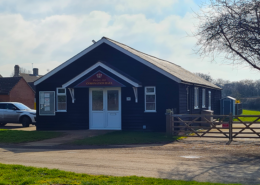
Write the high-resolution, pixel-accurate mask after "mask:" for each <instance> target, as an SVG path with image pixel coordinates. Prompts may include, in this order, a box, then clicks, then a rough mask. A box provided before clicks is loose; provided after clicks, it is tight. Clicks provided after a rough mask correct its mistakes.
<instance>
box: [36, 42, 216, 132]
mask: <svg viewBox="0 0 260 185" xmlns="http://www.w3.org/2000/svg"><path fill="white" fill-rule="evenodd" d="M34 84H35V86H36V104H37V117H36V119H37V124H36V126H37V130H54V129H102V130H109V129H110V130H141V129H146V130H153V131H165V128H166V126H165V125H166V124H165V122H166V121H165V119H166V118H165V110H166V109H169V108H172V109H174V111H175V113H177V114H200V113H201V111H202V110H213V111H214V113H215V114H219V110H220V102H219V100H220V99H221V89H220V88H219V87H218V86H216V85H214V84H212V83H210V82H208V81H206V80H204V79H202V78H200V77H198V76H196V75H194V74H193V73H191V72H189V71H187V70H185V69H183V68H182V67H180V66H178V65H176V64H174V63H171V62H168V61H165V60H162V59H159V58H156V57H154V56H151V55H148V54H145V53H142V52H140V51H137V50H135V49H133V48H131V47H129V46H126V45H124V44H122V43H119V42H116V41H114V40H111V39H109V38H106V37H103V38H102V39H100V40H99V41H98V42H95V43H94V44H93V45H91V46H90V47H88V48H87V49H85V50H83V51H82V52H80V53H79V54H77V55H76V56H74V57H72V58H71V59H69V60H68V61H66V62H64V63H63V64H61V65H60V66H58V67H57V68H55V69H54V70H52V71H50V72H49V73H48V74H46V75H45V76H43V77H42V78H40V79H39V80H37V81H36V82H35V83H34Z"/></svg>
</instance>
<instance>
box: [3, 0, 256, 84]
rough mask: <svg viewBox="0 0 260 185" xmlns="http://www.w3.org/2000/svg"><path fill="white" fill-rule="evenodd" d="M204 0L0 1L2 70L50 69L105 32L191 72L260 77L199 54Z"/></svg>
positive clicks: (7, 72) (6, 73)
mask: <svg viewBox="0 0 260 185" xmlns="http://www.w3.org/2000/svg"><path fill="white" fill-rule="evenodd" d="M202 2H203V0H163V1H162V0H149V1H140V0H55V1H54V0H34V1H33V0H19V1H17V0H0V25H1V28H0V74H1V75H2V76H5V77H8V76H10V74H11V73H12V72H13V68H14V65H16V64H18V65H19V66H21V67H23V68H26V69H29V70H31V68H32V63H33V66H34V67H37V68H39V72H40V74H45V73H47V71H48V70H52V69H53V68H55V67H56V66H58V65H60V64H61V63H63V62H65V61H66V60H68V59H69V58H71V57H73V56H74V55H76V54H77V53H79V52H80V51H82V50H83V49H85V48H87V47H88V46H90V45H91V44H92V40H96V41H97V40H99V39H101V38H102V37H103V36H106V37H109V38H111V39H114V40H116V41H119V42H122V43H124V44H126V45H129V46H131V47H133V48H135V49H138V50H140V51H142V52H145V53H148V54H151V55H154V56H157V57H159V58H162V59H165V60H169V61H171V62H173V63H176V64H178V65H180V66H182V67H183V68H185V69H187V70H189V71H191V72H201V73H206V74H210V75H211V76H212V77H213V78H215V79H216V78H223V79H226V80H231V81H238V80H242V79H253V80H256V79H260V72H258V71H257V70H253V69H250V68H249V67H248V66H246V65H239V66H233V65H231V64H227V63H226V62H223V59H221V58H218V59H217V60H216V61H214V62H210V59H209V58H200V57H199V56H198V55H196V54H195V52H194V50H195V49H196V39H195V38H194V37H190V36H189V35H191V34H192V32H195V31H196V24H197V23H198V21H197V19H196V18H195V16H194V12H197V11H199V9H200V7H199V5H200V4H201V3H202Z"/></svg>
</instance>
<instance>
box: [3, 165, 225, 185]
mask: <svg viewBox="0 0 260 185" xmlns="http://www.w3.org/2000/svg"><path fill="white" fill-rule="evenodd" d="M0 184H1V185H7V184H8V185H9V184H15V185H27V184H30V185H31V184H34V185H49V184H52V185H54V184H55V185H65V184H70V185H74V184H75V185H76V184H81V185H87V184H91V185H99V184H101V185H102V184H111V185H113V184H149V185H151V184H174V185H198V184H202V185H224V184H219V183H209V182H205V183H203V182H195V181H180V180H167V179H158V178H146V177H136V176H128V177H113V176H105V175H87V174H80V173H73V172H65V171H61V170H57V169H54V170H50V169H47V168H35V167H25V166H22V165H6V164H0Z"/></svg>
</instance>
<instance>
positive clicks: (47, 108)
mask: <svg viewBox="0 0 260 185" xmlns="http://www.w3.org/2000/svg"><path fill="white" fill-rule="evenodd" d="M39 102H40V103H39V115H40V116H53V115H55V91H40V92H39Z"/></svg>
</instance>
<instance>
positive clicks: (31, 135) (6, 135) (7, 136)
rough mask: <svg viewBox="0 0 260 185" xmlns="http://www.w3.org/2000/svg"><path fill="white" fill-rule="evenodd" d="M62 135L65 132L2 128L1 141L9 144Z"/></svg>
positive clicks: (0, 132) (0, 130)
mask: <svg viewBox="0 0 260 185" xmlns="http://www.w3.org/2000/svg"><path fill="white" fill-rule="evenodd" d="M61 135H63V133H61V132H48V131H21V130H7V129H0V143H7V144H11V143H12V144H15V143H25V142H32V141H39V140H44V139H50V138H55V137H59V136H61ZM0 184H1V183H0Z"/></svg>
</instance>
